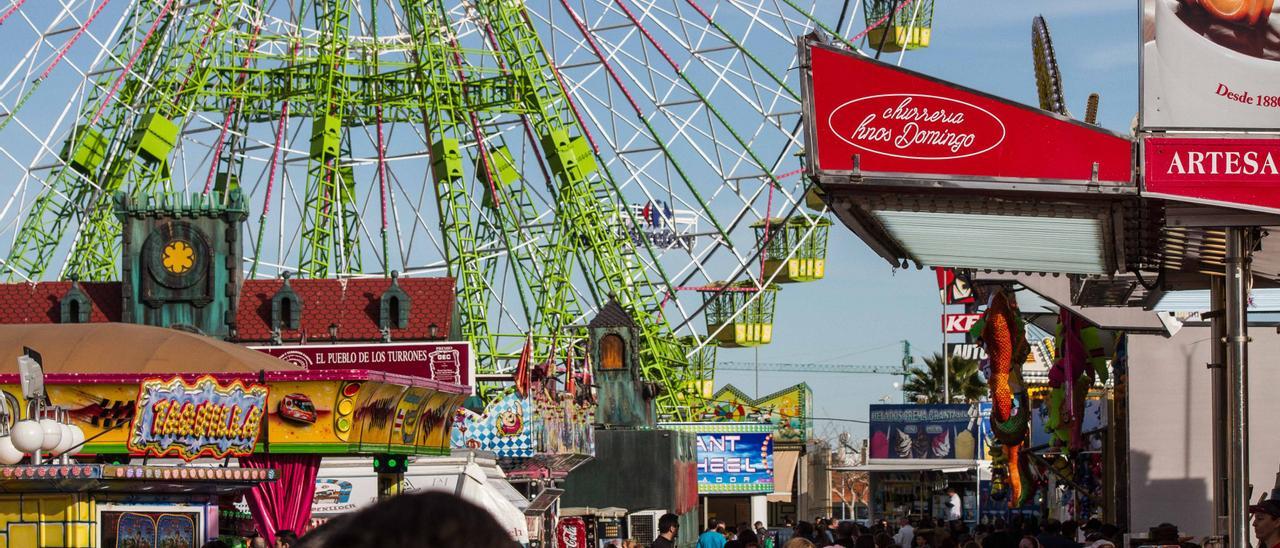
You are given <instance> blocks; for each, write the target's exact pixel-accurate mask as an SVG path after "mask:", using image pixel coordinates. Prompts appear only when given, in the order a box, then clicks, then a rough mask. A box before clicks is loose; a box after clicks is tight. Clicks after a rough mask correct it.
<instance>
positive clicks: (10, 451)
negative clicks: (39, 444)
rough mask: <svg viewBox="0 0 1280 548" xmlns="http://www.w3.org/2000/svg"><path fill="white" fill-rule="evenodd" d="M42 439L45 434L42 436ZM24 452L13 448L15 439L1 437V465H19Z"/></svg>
mask: <svg viewBox="0 0 1280 548" xmlns="http://www.w3.org/2000/svg"><path fill="white" fill-rule="evenodd" d="M40 437H41V439H43V438H44V434H43V433H42V434H41V435H40ZM22 457H23V455H22V451H19V450H18V448H17V447H14V446H13V438H10V437H9V436H0V464H18V462H20V461H22Z"/></svg>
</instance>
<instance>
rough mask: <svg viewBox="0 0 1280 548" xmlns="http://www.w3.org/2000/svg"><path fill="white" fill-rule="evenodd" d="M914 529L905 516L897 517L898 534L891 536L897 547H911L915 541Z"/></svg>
mask: <svg viewBox="0 0 1280 548" xmlns="http://www.w3.org/2000/svg"><path fill="white" fill-rule="evenodd" d="M915 537H916V530H915V528H914V527H912V526H911V520H910V519H907V518H900V519H898V534H896V535H894V536H893V542H894V544H897V545H898V547H899V548H912V547H913V546H915V545H914V542H915Z"/></svg>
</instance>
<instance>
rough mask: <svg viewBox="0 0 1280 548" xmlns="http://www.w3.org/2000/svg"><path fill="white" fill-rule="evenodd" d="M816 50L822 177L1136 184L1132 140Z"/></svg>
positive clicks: (817, 148)
mask: <svg viewBox="0 0 1280 548" xmlns="http://www.w3.org/2000/svg"><path fill="white" fill-rule="evenodd" d="M808 54H809V65H810V69H809V71H807V73H806V75H807V76H808V77H809V78H808V81H807V82H806V83H807V84H808V85H807V86H806V87H805V91H806V97H805V99H806V102H805V104H806V107H807V114H808V116H806V119H807V120H808V124H809V125H808V126H807V131H808V135H809V144H810V146H809V147H808V150H809V158H810V166H811V168H810V169H811V170H813V171H814V172H816V173H818V174H819V175H844V174H850V173H853V172H854V171H857V172H858V173H860V174H867V173H880V174H888V175H891V176H892V177H891V178H892V179H902V178H906V177H917V178H929V179H934V178H935V177H944V178H948V179H957V178H964V177H970V178H980V179H983V180H1010V181H1019V182H1027V181H1032V180H1034V181H1046V182H1053V181H1071V182H1077V183H1088V182H1095V183H1099V182H1100V183H1114V184H1122V185H1130V184H1132V182H1133V170H1132V168H1133V158H1132V155H1133V144H1132V142H1131V141H1130V140H1129V138H1128V137H1127V136H1123V135H1119V134H1116V133H1112V132H1110V131H1107V130H1104V129H1101V128H1099V127H1097V126H1093V125H1089V124H1085V123H1083V122H1079V121H1075V120H1070V119H1068V118H1065V117H1062V116H1058V115H1056V114H1051V113H1048V112H1045V111H1042V110H1039V109H1036V108H1032V107H1029V106H1026V105H1021V104H1018V103H1015V102H1013V101H1009V100H1007V99H1002V98H999V97H995V96H992V95H988V94H985V93H982V92H979V91H976V90H972V89H968V88H965V87H962V86H959V85H957V84H954V83H951V82H944V81H941V80H937V79H935V78H931V77H929V76H927V75H924V74H920V73H916V72H912V71H909V70H906V69H902V68H899V67H896V66H893V65H891V64H888V63H882V62H879V61H875V60H873V59H871V58H868V57H866V56H863V55H858V54H856V53H852V52H848V51H844V50H841V49H838V48H835V47H833V46H829V45H825V44H816V43H810V44H808ZM1278 125H1280V124H1278ZM1045 151H1053V153H1052V154H1046V153H1045ZM855 162H856V165H855Z"/></svg>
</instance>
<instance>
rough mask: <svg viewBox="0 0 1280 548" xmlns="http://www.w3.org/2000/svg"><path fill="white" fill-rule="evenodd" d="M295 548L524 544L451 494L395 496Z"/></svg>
mask: <svg viewBox="0 0 1280 548" xmlns="http://www.w3.org/2000/svg"><path fill="white" fill-rule="evenodd" d="M428 518H429V519H428ZM663 519H666V516H663ZM295 546H296V547H297V548H362V547H368V548H400V547H406V548H407V547H410V546H430V547H432V548H472V547H475V546H492V547H495V548H502V547H511V548H514V547H517V546H519V544H517V543H516V542H515V540H512V538H511V536H510V535H508V534H507V532H506V530H505V529H504V528H503V526H502V525H500V524H499V523H498V521H497V520H495V519H494V518H493V516H491V515H489V512H488V511H486V510H485V509H483V508H481V507H479V506H476V505H475V504H472V503H471V502H468V501H466V500H464V499H462V498H459V497H456V496H454V495H452V494H449V493H441V492H424V493H412V494H406V495H399V496H395V497H392V498H390V499H387V500H384V501H382V502H379V503H377V504H374V505H373V506H369V507H367V508H365V509H363V510H361V511H359V512H356V513H353V514H347V515H345V516H342V517H340V518H337V519H335V520H330V521H328V522H326V523H325V524H324V525H322V526H320V527H319V528H317V529H315V530H313V531H311V532H310V533H308V534H307V535H306V536H305V537H303V538H302V539H301V540H300V541H299V542H298V544H296V545H295Z"/></svg>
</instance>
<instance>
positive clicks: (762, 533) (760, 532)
mask: <svg viewBox="0 0 1280 548" xmlns="http://www.w3.org/2000/svg"><path fill="white" fill-rule="evenodd" d="M755 529H756V536H757V537H759V538H760V540H764V538H765V537H767V536H769V529H767V528H765V526H764V522H763V521H757V522H755Z"/></svg>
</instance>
